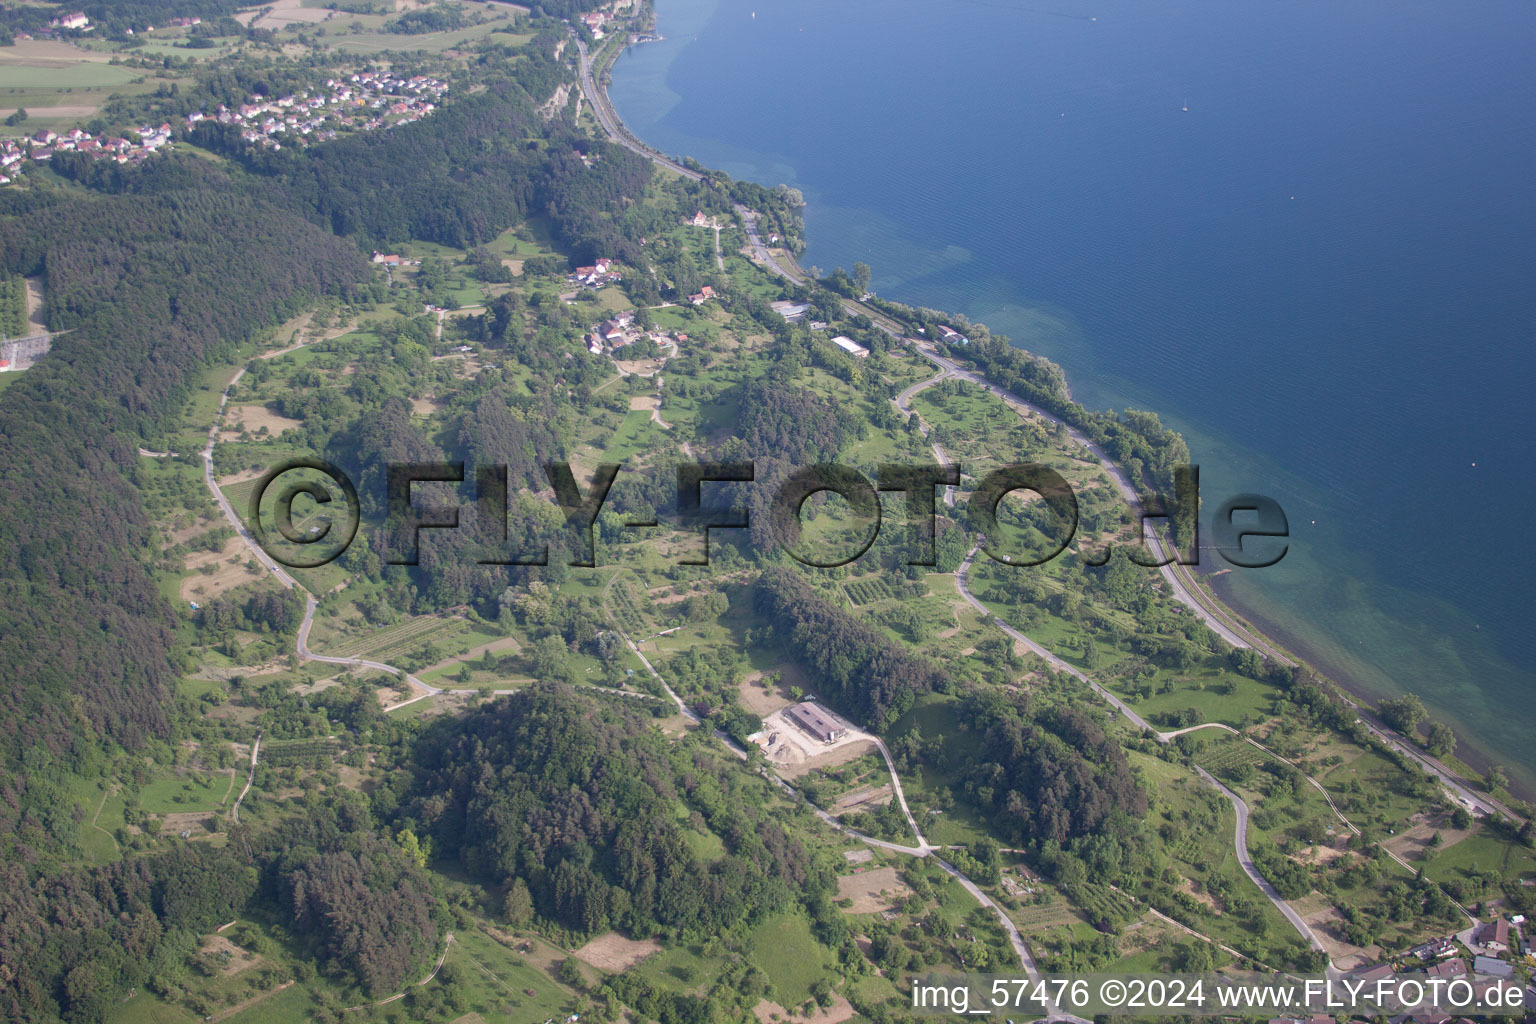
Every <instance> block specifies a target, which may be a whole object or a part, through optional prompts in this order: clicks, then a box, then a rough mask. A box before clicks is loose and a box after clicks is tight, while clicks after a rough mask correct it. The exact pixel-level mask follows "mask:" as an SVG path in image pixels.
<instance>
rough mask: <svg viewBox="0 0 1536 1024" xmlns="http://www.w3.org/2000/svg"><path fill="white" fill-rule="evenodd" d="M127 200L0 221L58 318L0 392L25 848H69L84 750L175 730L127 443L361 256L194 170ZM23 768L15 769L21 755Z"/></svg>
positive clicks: (161, 175) (9, 763) (21, 846)
mask: <svg viewBox="0 0 1536 1024" xmlns="http://www.w3.org/2000/svg"><path fill="white" fill-rule="evenodd" d="M145 185H146V189H145V191H143V192H141V193H140V194H137V195H121V196H102V197H99V198H93V199H86V200H81V201H78V202H74V203H68V204H59V205H53V206H49V207H47V208H45V209H43V210H40V211H38V212H36V213H32V214H28V215H23V216H20V217H17V218H14V219H12V220H11V221H10V222H9V223H7V224H6V226H5V230H4V231H3V232H0V266H4V267H5V268H6V269H7V270H8V271H9V272H11V273H14V274H38V273H41V274H43V275H44V276H45V280H46V292H47V307H46V315H47V317H48V322H49V323H50V325H52V326H54V327H55V328H58V329H68V330H69V332H70V333H68V334H64V335H62V336H60V337H59V338H58V339H57V340H56V341H55V343H54V347H53V352H52V354H51V356H50V358H48V359H46V360H44V361H42V362H41V363H39V364H38V365H37V366H35V367H34V368H33V369H32V370H30V371H28V372H27V374H26V375H25V376H24V377H23V378H22V379H21V380H19V381H17V382H16V383H15V384H14V385H12V386H11V387H9V388H7V389H6V390H5V392H4V393H3V395H0V451H3V458H0V501H3V502H4V504H5V507H7V508H10V509H27V510H28V513H27V515H25V516H6V517H5V518H4V520H3V522H0V543H3V544H4V545H5V547H6V549H7V550H9V551H11V552H13V553H14V557H12V558H10V559H7V560H6V562H5V564H4V566H3V567H0V573H3V574H4V576H5V582H4V584H3V586H4V588H5V589H6V590H7V592H8V593H10V594H11V595H13V599H11V600H7V601H5V602H4V605H3V611H0V617H3V618H0V675H3V678H4V683H3V684H0V685H3V692H0V709H3V713H0V723H3V724H0V760H3V763H4V765H5V767H6V769H7V770H6V771H5V773H4V778H3V782H0V785H3V786H4V790H5V794H6V798H5V799H4V800H3V801H0V835H3V836H4V839H3V840H0V842H4V843H5V844H6V847H7V850H8V851H11V852H12V855H19V856H20V857H21V858H22V859H23V860H34V859H36V858H37V857H39V856H43V855H46V854H48V853H49V852H50V851H52V850H54V849H56V848H57V847H58V846H59V845H60V844H61V843H63V842H65V839H64V837H65V835H66V834H67V833H68V832H69V830H70V826H69V824H68V822H67V821H66V820H62V819H61V816H65V815H67V814H68V810H69V807H68V804H67V803H65V802H63V801H60V800H59V799H58V796H57V794H56V793H55V792H54V791H53V789H52V787H53V786H55V785H57V784H58V783H59V781H60V779H61V777H62V776H63V775H65V774H68V773H71V772H78V771H81V770H82V769H83V768H85V767H86V766H87V765H89V764H91V763H92V762H93V759H94V758H95V756H96V755H95V753H94V752H95V750H96V748H97V744H98V743H99V742H100V741H101V740H103V739H106V740H111V741H112V742H114V743H116V744H121V745H122V746H125V747H128V748H130V749H131V748H136V747H138V746H140V745H142V744H143V743H144V741H145V740H146V739H148V738H150V737H160V738H165V737H167V736H169V735H170V732H171V728H172V727H171V721H170V714H169V702H170V699H171V695H172V693H173V681H174V679H175V676H176V674H177V665H176V664H175V662H174V658H175V654H174V643H173V641H172V638H171V633H170V626H171V621H170V615H169V609H168V608H167V606H166V604H165V602H164V600H163V599H162V598H160V596H159V595H158V594H157V592H156V590H155V587H154V584H153V582H152V581H151V579H150V577H149V575H148V573H147V572H146V570H145V567H144V565H143V563H142V561H141V556H140V552H142V551H143V549H144V547H145V544H146V541H147V537H148V532H147V531H148V527H149V524H148V522H147V521H146V518H145V515H144V513H143V511H142V505H141V501H140V498H139V495H138V492H137V489H136V486H135V473H136V461H137V455H136V449H137V447H138V445H139V444H140V443H141V439H142V438H144V437H146V436H154V435H156V434H158V433H159V432H160V431H161V430H162V429H163V428H164V427H165V426H166V425H167V422H168V421H167V418H168V417H170V416H174V415H176V414H177V413H179V411H180V409H181V407H182V404H183V403H184V402H185V401H186V399H187V396H188V393H189V388H190V386H191V383H192V378H193V376H194V375H195V374H196V373H197V371H198V370H199V369H200V368H201V367H203V366H205V365H207V364H209V363H212V362H215V361H219V360H228V359H230V358H231V357H232V356H233V355H234V353H235V351H236V349H237V347H238V346H239V344H240V343H241V342H242V341H243V340H244V339H246V338H249V337H250V336H252V335H253V334H254V333H255V332H257V331H259V330H261V329H263V328H265V327H267V326H269V325H271V324H273V323H276V322H278V321H280V320H282V319H285V318H287V317H289V316H292V315H293V314H294V313H296V312H298V311H299V310H301V309H303V308H304V307H305V306H306V305H307V304H308V303H310V302H313V301H314V299H315V298H316V297H318V296H320V295H322V294H325V293H328V292H335V291H338V290H340V289H344V288H350V287H353V286H355V285H356V284H357V283H358V282H359V281H360V280H361V279H362V277H363V274H364V272H365V271H364V266H365V264H364V261H363V260H362V259H361V258H360V256H359V255H358V254H357V252H356V250H354V249H352V248H351V247H350V246H347V245H346V244H345V243H342V242H340V241H338V240H337V239H335V238H333V237H331V236H329V235H328V234H326V233H324V232H322V231H319V230H317V229H316V228H314V227H313V226H311V225H310V224H309V223H307V222H305V221H304V220H302V219H300V218H298V217H295V216H293V215H292V214H289V213H286V212H284V211H282V210H280V209H278V208H277V207H274V206H272V205H271V204H269V203H265V202H262V201H260V200H258V199H253V198H252V197H250V196H249V195H246V194H243V193H242V192H241V191H239V190H238V189H235V188H233V187H231V185H230V183H229V182H228V181H227V180H226V179H224V178H223V176H222V175H219V174H218V173H217V172H215V171H213V170H211V169H209V168H208V167H207V165H206V164H202V163H200V162H197V161H192V162H189V163H185V164H182V163H175V164H172V163H166V164H164V165H163V166H162V167H161V168H159V169H158V170H157V172H156V175H155V177H154V179H153V181H152V182H150V181H146V182H145ZM24 767H25V770H23V768H24Z"/></svg>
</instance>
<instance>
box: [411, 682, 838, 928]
mask: <svg viewBox="0 0 1536 1024" xmlns="http://www.w3.org/2000/svg"><path fill="white" fill-rule="evenodd" d="M696 757H697V759H695V758H696ZM712 758H713V755H712V754H711V755H702V754H691V753H690V751H687V750H682V751H680V750H677V749H674V748H673V747H672V744H671V743H670V742H669V741H667V740H666V739H665V738H663V737H662V736H661V735H660V734H659V733H658V732H656V730H655V729H653V728H651V727H650V725H649V723H648V722H647V721H646V720H644V719H641V718H639V717H637V716H635V715H634V714H632V713H629V712H627V711H624V710H622V709H616V708H611V707H605V706H603V705H601V704H599V703H597V702H596V701H594V700H593V699H592V698H589V697H583V696H580V695H579V694H578V693H577V692H576V691H575V690H573V689H571V688H569V687H564V686H560V685H558V684H545V685H540V686H536V687H532V688H530V689H528V690H524V691H523V692H521V693H518V694H516V695H515V696H512V697H509V698H506V699H503V700H499V701H497V702H495V703H494V704H491V705H489V706H487V707H484V708H480V709H477V710H475V711H473V712H471V713H470V714H469V715H468V716H466V717H465V718H463V719H462V720H458V721H450V722H444V723H442V724H441V725H439V726H438V727H435V728H433V729H431V730H428V731H427V732H426V733H425V734H424V735H423V736H422V739H421V742H420V745H419V747H418V749H417V763H418V766H419V767H418V769H417V780H416V781H415V782H414V783H413V785H412V791H411V792H410V793H409V794H405V795H404V796H405V797H406V798H405V799H404V801H403V802H402V805H401V815H402V817H401V819H400V820H401V821H402V822H404V823H406V824H408V825H412V826H415V827H417V828H419V829H421V830H422V831H423V832H424V833H429V834H430V835H431V836H432V839H433V841H434V843H436V844H437V845H438V846H439V847H440V848H442V849H448V850H457V851H458V853H459V857H460V859H461V860H462V861H463V863H464V865H465V867H466V868H468V869H469V870H470V871H471V872H473V873H474V874H475V875H477V876H478V877H480V878H483V879H485V880H486V881H487V882H489V883H491V884H493V885H495V886H497V887H499V888H500V889H501V890H502V891H503V892H504V894H505V895H504V897H503V899H504V906H505V908H506V910H505V914H506V916H507V918H508V919H509V920H511V921H513V922H514V923H517V922H523V921H526V920H527V919H528V916H529V915H530V914H531V913H537V914H539V915H541V916H543V917H546V918H549V919H551V920H552V921H556V922H558V923H560V924H561V925H563V926H564V927H565V928H567V929H569V930H570V931H572V932H574V933H577V934H580V935H592V934H596V933H599V932H602V931H604V930H606V929H608V928H610V927H617V928H622V929H623V930H625V931H626V932H630V933H633V934H642V935H648V934H653V933H656V932H658V931H660V932H662V933H664V934H669V935H676V936H682V937H693V938H699V937H702V936H707V935H710V934H713V933H716V932H719V931H723V930H727V929H731V928H735V927H737V926H738V925H741V924H743V923H750V922H751V921H754V920H758V919H760V918H762V917H764V916H768V915H772V914H774V913H776V912H778V911H780V910H782V909H783V908H784V907H786V906H787V905H788V904H789V903H790V901H791V900H792V899H794V898H795V897H796V895H797V894H801V893H804V892H805V890H806V887H807V886H808V885H810V884H811V882H812V881H813V879H814V878H815V877H817V876H815V875H814V873H813V869H812V867H811V864H810V862H809V860H808V858H807V856H806V853H805V851H804V850H803V849H801V848H800V846H799V844H798V843H797V842H795V841H794V840H792V839H790V838H789V837H788V836H786V835H785V833H784V831H783V829H782V828H781V827H780V826H779V825H778V824H777V823H775V822H774V821H773V820H772V818H770V817H768V816H766V815H764V814H763V813H762V812H761V811H756V810H755V809H754V807H753V803H756V802H758V800H753V801H742V800H739V799H735V800H733V799H732V798H731V796H730V793H729V791H728V789H727V788H726V787H731V786H742V785H751V783H750V782H747V783H744V782H742V781H740V780H732V779H730V778H729V777H728V776H726V775H725V774H724V773H723V772H721V771H718V770H717V769H712V768H711V767H710V761H711V760H712ZM681 773H687V774H688V775H689V776H690V781H689V783H688V784H687V785H685V786H679V785H678V782H677V779H678V777H679V775H680V774H681ZM758 799H759V800H760V798H758ZM680 806H681V807H684V808H687V809H688V810H690V811H692V812H695V813H697V814H699V815H700V816H701V818H702V821H703V823H704V824H705V825H706V827H707V828H708V829H709V830H710V831H712V832H714V833H716V834H718V835H721V836H723V837H724V838H725V839H726V844H727V848H728V851H729V853H728V855H727V856H725V857H723V858H721V859H718V860H715V861H714V862H712V863H706V862H703V861H701V860H700V859H699V858H698V857H697V856H695V855H694V854H693V853H692V852H691V851H690V848H689V846H688V845H687V843H685V842H684V839H683V834H682V831H683V830H682V828H681V827H680V826H679V825H678V823H677V818H678V815H677V809H678V807H680ZM822 884H825V882H824V881H823V882H822Z"/></svg>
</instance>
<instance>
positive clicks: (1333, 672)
mask: <svg viewBox="0 0 1536 1024" xmlns="http://www.w3.org/2000/svg"><path fill="white" fill-rule="evenodd" d="M651 18H652V21H651V28H650V29H648V30H647V31H646V32H642V33H628V34H626V35H625V36H624V37H623V38H624V41H623V42H622V43H621V44H620V45H619V46H618V47H617V49H616V50H614V52H613V54H612V56H611V57H610V58H606V59H603V60H602V61H601V62H600V63H593V62H591V61H590V58H589V55H588V52H587V48H586V46H585V44H584V43H583V42H582V40H581V39H580V38H579V37H575V36H573V38H574V39H575V41H576V44H577V49H578V52H579V54H580V57H579V68H578V81H579V83H580V85H581V87H582V89H583V91H590V92H589V95H588V100H589V103H590V104H591V106H592V108H593V113H594V116H595V117H596V119H597V121H598V122H599V125H600V127H601V128H602V129H603V130H604V131H605V132H606V133H607V134H608V135H609V136H610V138H611V140H612V141H614V142H616V143H617V144H619V145H621V146H624V148H626V149H629V150H630V151H631V152H634V153H637V154H639V155H642V156H645V157H647V158H649V159H650V160H652V161H653V162H655V163H657V164H658V165H660V166H663V167H665V168H667V169H668V170H671V171H673V172H674V173H677V174H681V175H683V176H685V177H688V178H691V179H693V180H700V179H701V178H702V177H703V175H702V174H700V173H699V172H697V171H694V170H691V169H689V168H687V167H684V166H683V165H681V164H680V163H678V162H677V160H675V159H674V158H672V157H670V156H667V155H666V154H664V153H662V152H661V151H659V150H657V149H655V148H654V147H652V146H650V145H649V144H647V143H646V142H645V141H644V140H643V139H641V138H640V137H639V136H638V135H636V134H635V133H634V132H633V131H632V130H630V129H629V127H628V126H627V125H626V124H625V123H624V121H623V118H621V117H620V116H619V113H618V110H617V108H616V107H614V106H613V103H612V100H611V99H610V97H609V96H608V90H607V86H606V84H605V83H603V82H601V81H600V80H599V76H600V75H603V74H606V73H608V72H609V71H610V70H611V69H612V68H613V66H614V64H615V63H617V61H618V59H619V58H620V57H621V56H622V55H623V53H624V52H625V51H626V50H627V49H629V48H630V47H631V46H633V45H634V44H635V42H636V39H637V37H638V36H643V35H646V34H647V33H654V31H655V21H654V18H655V13H654V9H652V11H651ZM607 48H608V44H606V43H605V44H604V46H603V47H602V48H601V49H602V50H606V49H607ZM744 220H745V218H744ZM747 225H748V226H747V233H748V239H749V242H753V243H755V246H754V247H756V248H759V249H760V250H761V251H760V255H761V256H762V257H763V258H764V261H765V262H766V263H767V265H768V268H769V269H770V270H772V271H775V272H777V273H778V274H779V275H780V276H783V277H785V278H787V279H789V280H791V281H796V282H798V281H802V280H804V278H805V276H806V274H805V270H804V268H802V267H801V266H800V264H799V261H798V259H797V258H796V257H795V256H794V254H793V253H790V252H788V251H783V256H782V257H781V256H779V255H778V254H777V253H774V252H771V251H770V250H768V249H767V248H766V247H765V246H762V245H761V243H759V242H757V240H756V239H755V234H754V231H753V229H752V226H751V222H750V221H748V222H747ZM786 261H787V263H788V266H785V265H784V263H785V262H786ZM851 301H852V300H847V299H845V300H844V302H845V303H848V302H851ZM891 301H892V302H895V303H896V304H898V305H907V303H902V302H899V301H897V300H891ZM855 305H859V306H861V308H863V309H864V311H865V312H866V313H868V314H874V318H875V322H876V323H877V325H878V324H879V322H880V319H881V317H880V314H879V311H878V310H873V309H868V308H867V307H862V304H857V303H856V304H855ZM898 336H899V333H898ZM1068 387H1069V388H1070V384H1068ZM1026 404H1027V403H1026ZM1046 415H1047V416H1049V414H1048V413H1047V414H1046ZM1051 418H1052V419H1054V418H1055V417H1051ZM1106 461H1108V460H1107V458H1106ZM1186 571H1187V572H1188V573H1189V576H1190V577H1191V583H1192V586H1191V587H1190V589H1192V590H1193V591H1194V592H1195V594H1196V596H1197V601H1199V603H1201V604H1204V602H1205V601H1209V602H1212V603H1213V604H1215V605H1216V606H1217V609H1216V611H1217V615H1216V617H1217V618H1218V619H1223V620H1226V619H1228V618H1230V619H1231V620H1232V622H1231V623H1230V624H1231V625H1235V626H1236V627H1237V630H1236V631H1237V632H1238V633H1239V634H1240V635H1242V636H1244V637H1246V638H1247V639H1248V640H1250V641H1253V642H1252V643H1251V644H1238V645H1237V646H1252V647H1254V648H1255V649H1257V650H1259V651H1260V652H1261V653H1263V654H1265V655H1266V656H1269V657H1275V658H1277V659H1278V660H1280V661H1281V662H1282V663H1294V664H1296V665H1299V666H1302V667H1305V668H1307V669H1309V670H1311V671H1312V672H1313V673H1315V674H1316V675H1317V676H1318V677H1319V678H1320V679H1321V680H1322V681H1324V682H1325V683H1326V684H1327V685H1329V686H1331V687H1332V688H1333V689H1334V690H1335V691H1337V693H1338V694H1339V695H1340V696H1341V697H1343V699H1344V700H1345V701H1346V703H1348V704H1349V705H1350V706H1352V707H1354V708H1355V709H1356V711H1357V712H1358V713H1359V714H1360V716H1361V718H1362V719H1363V720H1364V721H1365V722H1366V723H1367V725H1368V726H1369V727H1370V728H1371V730H1372V732H1373V733H1375V735H1376V737H1377V738H1378V739H1380V740H1381V741H1382V742H1384V743H1386V744H1387V745H1388V746H1389V747H1393V748H1395V749H1397V750H1399V751H1401V752H1402V753H1403V754H1404V755H1405V756H1406V757H1407V758H1408V759H1409V760H1411V761H1413V762H1414V763H1415V764H1417V765H1418V766H1419V767H1421V768H1423V769H1424V770H1426V771H1428V772H1429V773H1430V774H1432V775H1438V776H1440V777H1441V781H1442V783H1443V784H1446V783H1455V784H1456V785H1459V786H1460V787H1463V788H1465V789H1467V790H1470V791H1473V792H1475V794H1476V795H1477V798H1478V801H1479V802H1480V803H1484V804H1487V805H1489V806H1491V807H1492V808H1494V809H1496V810H1497V811H1499V812H1500V813H1503V814H1504V815H1505V816H1506V817H1512V818H1515V819H1516V820H1519V815H1517V814H1514V813H1513V812H1512V811H1511V810H1510V808H1509V807H1508V806H1507V804H1506V803H1505V802H1503V801H1500V800H1499V799H1498V798H1496V797H1494V796H1493V795H1492V794H1489V793H1487V792H1486V790H1484V789H1483V788H1482V786H1481V782H1482V780H1481V778H1477V779H1475V780H1473V779H1469V778H1466V777H1464V776H1462V775H1461V774H1459V773H1458V772H1456V771H1454V770H1453V769H1452V768H1450V767H1449V766H1447V765H1445V764H1443V763H1442V762H1440V761H1439V759H1437V758H1434V756H1433V755H1431V754H1430V753H1429V752H1428V751H1426V750H1424V748H1423V747H1422V746H1421V745H1419V744H1418V743H1415V742H1414V741H1413V739H1411V738H1408V737H1404V736H1401V735H1400V734H1397V733H1395V732H1393V731H1392V730H1390V729H1388V728H1387V727H1386V726H1385V724H1384V723H1382V722H1381V721H1380V719H1379V718H1377V717H1376V714H1375V707H1376V704H1377V702H1378V701H1379V700H1380V698H1379V697H1378V696H1376V695H1375V694H1373V693H1372V691H1371V690H1370V688H1368V687H1366V686H1364V685H1362V684H1361V683H1359V681H1358V680H1355V679H1354V678H1353V677H1351V676H1350V674H1349V673H1347V672H1343V671H1340V670H1339V669H1338V668H1337V666H1330V667H1329V668H1328V670H1326V671H1325V670H1324V669H1323V668H1321V667H1319V665H1320V663H1314V662H1313V661H1311V660H1309V659H1306V658H1303V657H1302V656H1301V655H1299V654H1297V653H1296V652H1295V650H1294V649H1293V647H1292V645H1293V644H1296V638H1295V636H1294V632H1293V631H1292V630H1289V629H1283V628H1280V627H1279V626H1278V625H1277V624H1276V623H1274V622H1273V621H1271V620H1269V619H1267V618H1266V617H1265V616H1264V615H1262V614H1260V613H1258V612H1257V610H1256V609H1252V608H1245V607H1244V606H1243V604H1242V602H1240V601H1231V600H1229V597H1228V596H1224V595H1222V594H1220V593H1218V592H1217V589H1216V587H1215V585H1214V584H1213V583H1212V582H1211V580H1212V577H1211V575H1210V574H1209V573H1208V572H1204V571H1190V570H1186ZM1201 598H1203V599H1204V600H1200V599H1201ZM1222 612H1224V613H1225V614H1224V615H1223V614H1221V613H1222ZM1218 632H1225V631H1224V630H1218ZM1296 646H1301V647H1305V646H1307V645H1306V644H1304V643H1302V644H1296ZM1456 739H1457V746H1458V752H1457V753H1456V754H1454V755H1453V756H1454V757H1456V759H1457V760H1458V761H1460V762H1461V763H1462V764H1464V765H1466V767H1468V768H1472V769H1474V770H1477V771H1480V772H1486V770H1487V767H1488V766H1489V765H1491V764H1493V763H1495V762H1494V761H1493V760H1492V757H1491V756H1490V755H1489V754H1488V752H1486V751H1483V750H1481V749H1478V748H1477V747H1475V746H1474V745H1473V744H1471V743H1470V742H1469V741H1468V740H1467V737H1465V736H1464V735H1460V734H1458V735H1457V737H1456ZM1463 745H1465V750H1464V751H1462V750H1461V748H1462V747H1463ZM1464 755H1470V757H1469V756H1464ZM1431 766H1433V767H1431ZM1436 769H1438V770H1436ZM1452 791H1453V794H1454V787H1452ZM1505 792H1507V793H1508V794H1509V796H1510V798H1511V799H1512V800H1517V801H1529V800H1531V799H1533V798H1536V794H1533V793H1531V792H1529V791H1527V790H1526V789H1524V788H1523V787H1517V786H1516V784H1514V783H1513V782H1512V783H1511V785H1510V786H1509V787H1507V788H1506V790H1505Z"/></svg>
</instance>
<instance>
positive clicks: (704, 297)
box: [688, 285, 715, 306]
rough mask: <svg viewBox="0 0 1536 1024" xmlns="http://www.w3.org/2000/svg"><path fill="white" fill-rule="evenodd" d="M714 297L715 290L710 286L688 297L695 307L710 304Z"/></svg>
mask: <svg viewBox="0 0 1536 1024" xmlns="http://www.w3.org/2000/svg"><path fill="white" fill-rule="evenodd" d="M714 297H715V290H714V289H713V288H711V287H710V286H709V285H705V286H704V287H703V288H700V289H699V290H698V291H696V292H694V293H693V294H692V295H690V296H688V301H689V302H691V303H693V304H694V305H695V306H702V305H704V303H706V302H708V301H709V300H710V299H712V298H714Z"/></svg>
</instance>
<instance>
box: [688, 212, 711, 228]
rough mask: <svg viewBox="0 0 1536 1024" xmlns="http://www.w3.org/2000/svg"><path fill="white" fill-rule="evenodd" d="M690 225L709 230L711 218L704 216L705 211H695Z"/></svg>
mask: <svg viewBox="0 0 1536 1024" xmlns="http://www.w3.org/2000/svg"><path fill="white" fill-rule="evenodd" d="M688 223H689V224H692V225H693V226H694V227H696V228H707V227H709V218H708V217H706V216H704V211H703V210H695V211H694V214H693V219H692V220H690V221H689V222H688Z"/></svg>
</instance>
